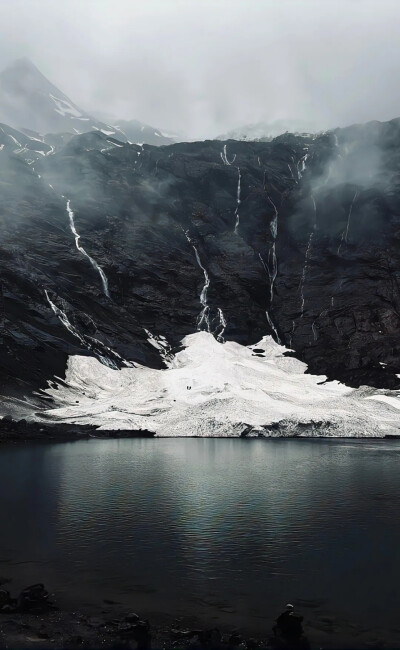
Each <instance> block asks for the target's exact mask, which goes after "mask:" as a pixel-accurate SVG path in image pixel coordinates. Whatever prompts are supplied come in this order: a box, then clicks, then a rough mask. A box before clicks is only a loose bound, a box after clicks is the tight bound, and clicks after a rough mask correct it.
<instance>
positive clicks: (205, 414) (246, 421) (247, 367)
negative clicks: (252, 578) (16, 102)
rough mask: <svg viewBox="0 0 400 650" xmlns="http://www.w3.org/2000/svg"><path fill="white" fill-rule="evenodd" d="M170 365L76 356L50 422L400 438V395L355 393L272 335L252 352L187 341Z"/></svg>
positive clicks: (158, 430) (197, 337) (54, 391)
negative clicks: (116, 363) (129, 364)
mask: <svg viewBox="0 0 400 650" xmlns="http://www.w3.org/2000/svg"><path fill="white" fill-rule="evenodd" d="M182 345H183V346H184V347H183V349H181V350H180V351H179V352H177V354H176V355H175V356H174V357H172V358H170V359H167V360H166V366H167V367H166V368H165V369H161V370H160V369H153V368H149V367H145V366H137V367H136V368H122V369H121V370H113V369H111V368H108V367H106V366H104V365H103V364H101V363H100V362H99V361H98V360H97V359H95V358H93V357H89V356H81V355H74V356H70V357H69V359H68V364H67V369H66V378H65V381H62V382H60V383H58V384H57V383H55V382H54V381H52V382H51V383H50V384H49V387H48V388H47V389H45V390H44V391H43V392H44V394H45V396H46V397H47V398H48V397H51V398H52V399H53V402H52V408H50V409H46V410H45V411H42V412H41V414H40V418H42V419H46V421H47V422H49V421H54V422H64V423H68V422H70V423H78V424H92V425H96V426H98V427H99V428H100V429H125V430H129V429H147V430H151V431H153V432H155V434H156V436H161V437H162V436H204V437H206V436H222V437H229V436H260V435H261V436H293V435H296V436H310V435H312V436H332V437H340V436H343V437H346V436H348V437H350V436H355V437H363V436H377V437H384V436H385V435H393V434H400V423H399V417H398V415H399V414H398V409H399V408H400V394H399V393H398V392H397V391H387V390H377V389H374V388H371V387H367V386H365V387H361V388H358V389H354V388H350V387H348V386H345V385H344V384H341V383H340V382H337V381H327V379H326V377H325V376H323V375H321V376H317V375H311V374H307V373H306V370H307V365H306V364H305V363H303V362H301V361H299V360H298V359H296V358H294V357H293V356H288V355H287V352H288V349H287V348H285V347H283V346H282V345H279V344H278V343H276V342H275V341H274V340H273V338H272V337H271V336H265V337H263V338H262V340H261V341H260V342H259V343H258V344H256V345H251V346H247V347H246V346H243V345H240V344H239V343H236V342H234V341H227V342H225V343H220V342H218V341H217V340H216V339H215V338H214V337H213V335H212V334H210V333H208V332H204V331H202V332H196V333H195V334H190V335H188V336H186V337H185V338H184V339H183V341H182Z"/></svg>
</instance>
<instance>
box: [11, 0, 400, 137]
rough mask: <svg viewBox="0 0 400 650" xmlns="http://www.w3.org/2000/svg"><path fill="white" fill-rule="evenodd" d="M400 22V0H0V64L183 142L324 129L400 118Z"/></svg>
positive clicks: (92, 107) (97, 110) (96, 109)
mask: <svg viewBox="0 0 400 650" xmlns="http://www.w3.org/2000/svg"><path fill="white" fill-rule="evenodd" d="M399 22H400V3H399V2H398V0H146V2H143V1H142V0H140V1H139V0H84V1H82V0H57V2H55V1H54V0H29V1H28V2H26V0H2V2H1V3H0V62H1V65H0V67H1V68H3V67H5V66H7V65H8V64H9V63H11V62H12V61H13V60H14V59H16V58H20V57H23V56H25V57H28V58H30V59H31V60H32V61H33V63H35V65H37V66H38V68H39V69H40V70H41V71H42V72H43V74H44V75H45V76H47V77H48V78H49V79H50V80H51V81H52V82H53V83H54V84H55V85H56V86H58V87H59V88H60V89H61V90H63V91H64V92H65V93H66V94H67V95H68V96H69V97H70V98H71V99H72V100H73V101H74V102H75V103H77V104H78V105H79V106H81V107H82V108H84V109H86V110H88V111H89V112H92V113H97V114H103V115H104V114H105V115H108V116H110V117H111V116H115V117H116V118H121V119H122V118H124V119H133V118H135V119H139V120H141V121H143V122H146V123H148V124H151V125H154V126H156V127H160V128H163V129H165V130H167V131H169V132H175V133H179V134H182V135H185V136H186V137H190V138H206V137H213V136H216V135H218V134H220V133H224V132H226V131H228V130H230V129H233V128H235V127H240V126H243V125H245V124H250V123H257V122H259V121H265V122H268V123H271V122H274V121H275V120H282V119H283V120H292V121H293V120H294V121H295V122H296V121H298V122H299V124H301V123H304V122H307V124H310V126H312V128H314V129H320V128H331V127H335V126H344V125H347V124H350V123H353V122H365V121H368V120H372V119H379V120H388V119H391V118H393V117H396V116H398V115H399V113H400V108H399V107H400V86H399V84H398V83H397V72H398V69H399V65H400V49H399V48H398V47H397V38H398V34H397V31H398V24H399Z"/></svg>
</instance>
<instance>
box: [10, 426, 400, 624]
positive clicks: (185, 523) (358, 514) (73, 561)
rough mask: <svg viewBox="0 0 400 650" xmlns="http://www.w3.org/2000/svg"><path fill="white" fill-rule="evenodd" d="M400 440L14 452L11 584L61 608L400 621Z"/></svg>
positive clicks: (173, 443) (95, 445) (77, 446)
mask: <svg viewBox="0 0 400 650" xmlns="http://www.w3.org/2000/svg"><path fill="white" fill-rule="evenodd" d="M399 458H400V441H393V442H387V441H347V442H346V441H345V442H344V441H323V440H249V441H246V440H216V439H197V440H196V439H186V440H185V439H164V440H121V441H118V440H112V441H104V440H91V441H82V442H75V443H61V444H54V445H51V444H49V445H26V446H24V447H13V448H10V447H5V446H2V447H1V449H0V486H1V489H0V521H1V522H2V524H3V525H2V534H1V535H0V575H2V576H6V577H10V578H13V583H11V585H10V587H11V589H12V590H14V587H17V586H18V587H19V586H25V585H26V584H29V583H31V582H36V581H43V582H45V584H46V586H47V587H48V588H50V589H51V590H52V591H54V592H56V593H57V594H58V595H59V596H61V597H63V596H64V597H71V598H72V599H74V598H75V599H79V598H81V599H82V598H83V596H85V598H86V599H88V600H90V598H96V597H98V598H115V599H117V600H118V599H119V600H121V601H122V602H126V601H127V599H128V601H129V598H130V597H132V598H135V599H136V600H135V603H137V602H138V598H139V600H140V599H143V602H147V605H148V606H152V607H153V608H154V609H155V608H157V607H158V608H160V609H164V610H165V611H168V610H169V609H170V610H171V611H172V610H174V611H175V612H176V611H177V609H178V610H179V611H180V610H182V612H184V611H186V610H187V608H188V607H192V608H193V609H196V608H197V609H199V608H201V607H206V608H207V607H209V608H211V609H212V608H215V609H218V610H219V611H225V612H235V611H236V612H241V613H244V614H245V615H247V616H249V617H252V616H254V617H255V618H257V617H262V616H263V614H264V612H265V611H266V610H268V609H269V608H272V609H273V610H274V611H275V610H276V609H278V610H279V608H280V606H281V604H282V603H286V602H287V601H292V602H293V601H296V602H298V603H299V604H300V605H302V606H303V607H304V606H311V607H321V606H323V607H324V608H325V610H326V611H331V612H332V613H334V614H335V615H337V616H342V617H345V618H349V619H351V620H353V621H355V622H356V623H359V624H367V623H368V624H370V623H371V622H373V624H374V625H383V626H385V625H390V624H393V621H396V620H397V616H398V611H399V605H400V602H399V595H398V586H399V578H400V557H399V552H398V549H399V542H400V536H399V533H400V523H399V505H400V472H399Z"/></svg>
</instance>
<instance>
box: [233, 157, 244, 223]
mask: <svg viewBox="0 0 400 650" xmlns="http://www.w3.org/2000/svg"><path fill="white" fill-rule="evenodd" d="M237 170H238V184H237V190H236V210H235V217H236V222H235V228H234V233H235V234H237V231H238V227H239V222H240V215H239V206H240V189H241V188H240V181H241V178H242V177H241V174H240V168H239V167H238V168H237Z"/></svg>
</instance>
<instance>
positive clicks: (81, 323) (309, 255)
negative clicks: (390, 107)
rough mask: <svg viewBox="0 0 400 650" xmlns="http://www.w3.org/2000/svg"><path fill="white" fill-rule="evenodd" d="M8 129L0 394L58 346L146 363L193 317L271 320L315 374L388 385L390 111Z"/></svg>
mask: <svg viewBox="0 0 400 650" xmlns="http://www.w3.org/2000/svg"><path fill="white" fill-rule="evenodd" d="M6 130H7V129H3V140H1V141H0V149H1V151H0V170H1V173H0V211H1V212H0V215H1V219H0V282H1V296H0V305H1V330H0V332H1V348H0V383H1V393H2V394H3V395H9V396H14V397H15V396H18V397H21V396H27V395H31V393H32V391H35V390H37V389H38V388H42V387H44V386H45V384H46V381H47V380H48V379H51V378H52V377H53V376H54V375H57V376H58V377H64V372H65V367H66V361H67V357H68V356H69V355H72V354H89V355H93V356H95V357H96V358H97V359H98V360H100V361H101V362H102V363H105V364H106V365H108V366H109V367H115V368H116V367H127V366H129V365H132V364H135V363H140V364H145V365H148V366H151V367H154V368H161V367H163V364H164V360H165V359H166V358H167V356H168V355H170V354H171V353H173V351H174V349H176V348H177V346H179V344H180V341H181V340H182V338H183V337H184V336H186V335H188V334H191V333H193V332H195V331H196V329H201V330H206V331H210V332H212V333H214V335H215V337H216V338H218V340H220V341H222V340H234V341H236V342H238V343H241V344H244V345H249V344H253V343H256V342H257V341H259V340H260V339H261V338H262V337H263V336H264V335H265V334H268V333H269V334H271V335H272V336H273V337H274V338H275V340H276V341H278V342H281V343H282V344H284V345H286V346H287V347H291V348H292V349H293V350H294V351H295V354H296V356H297V357H298V358H299V359H301V360H303V361H305V362H306V363H307V364H308V366H309V371H310V372H312V373H315V374H326V375H328V377H329V378H331V379H339V380H342V381H345V382H346V383H348V384H349V385H350V386H359V385H361V384H369V385H371V386H376V387H380V388H398V387H400V381H399V379H398V377H397V373H399V372H400V368H399V336H398V335H399V325H400V295H399V274H400V251H399V238H400V217H399V215H400V187H399V178H400V176H399V172H400V120H393V121H392V122H388V123H378V122H376V123H369V124H366V125H364V126H353V127H349V128H347V129H340V130H339V129H338V130H336V131H335V132H330V133H326V134H324V135H320V136H304V137H301V136H294V135H290V134H285V135H284V136H280V137H278V138H275V140H273V141H271V142H236V141H227V142H225V143H224V142H219V141H206V142H195V143H180V144H174V145H170V146H163V147H157V148H156V147H152V146H148V145H144V146H137V145H129V144H126V143H122V142H119V141H118V140H116V139H115V138H113V137H110V136H109V135H107V134H103V133H99V132H98V133H86V134H83V135H77V136H75V137H72V138H71V139H70V140H69V142H65V141H62V140H58V141H57V142H55V143H54V144H53V145H52V146H51V150H50V151H44V152H42V153H40V152H37V151H36V152H34V154H32V152H31V151H29V152H27V150H26V147H24V146H18V145H16V144H15V143H13V141H12V139H10V137H9V135H7V134H5V131H6ZM0 136H1V132H0ZM14 137H15V136H14ZM16 139H17V140H18V138H16ZM21 144H22V143H21ZM2 145H3V146H2ZM45 154H47V155H45ZM30 400H31V401H32V400H33V403H34V400H35V397H30ZM10 408H11V407H10Z"/></svg>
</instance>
